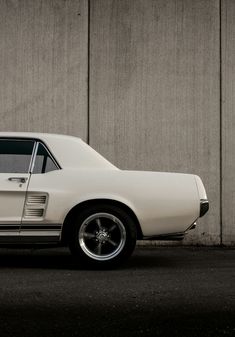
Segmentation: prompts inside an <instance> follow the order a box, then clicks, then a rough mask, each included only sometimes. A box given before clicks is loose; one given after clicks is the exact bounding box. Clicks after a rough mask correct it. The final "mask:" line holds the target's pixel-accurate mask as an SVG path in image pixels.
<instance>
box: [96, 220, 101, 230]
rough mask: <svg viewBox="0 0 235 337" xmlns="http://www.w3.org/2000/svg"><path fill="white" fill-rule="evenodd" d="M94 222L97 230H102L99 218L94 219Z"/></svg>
mask: <svg viewBox="0 0 235 337" xmlns="http://www.w3.org/2000/svg"><path fill="white" fill-rule="evenodd" d="M95 222H96V224H97V226H98V227H99V230H102V225H101V221H100V218H96V219H95Z"/></svg>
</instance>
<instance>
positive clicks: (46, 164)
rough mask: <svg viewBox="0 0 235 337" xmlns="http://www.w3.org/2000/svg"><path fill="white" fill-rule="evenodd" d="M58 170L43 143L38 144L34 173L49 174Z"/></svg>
mask: <svg viewBox="0 0 235 337" xmlns="http://www.w3.org/2000/svg"><path fill="white" fill-rule="evenodd" d="M55 170H58V167H57V165H56V163H55V162H54V160H53V158H52V157H51V155H50V154H49V152H48V151H47V149H46V148H45V146H44V145H43V144H42V143H39V144H38V150H37V155H36V159H35V163H34V168H33V173H47V172H50V171H55Z"/></svg>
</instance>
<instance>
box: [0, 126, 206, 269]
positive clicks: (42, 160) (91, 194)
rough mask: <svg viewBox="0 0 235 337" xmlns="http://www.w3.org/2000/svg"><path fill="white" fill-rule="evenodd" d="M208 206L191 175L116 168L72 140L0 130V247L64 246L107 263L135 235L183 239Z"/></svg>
mask: <svg viewBox="0 0 235 337" xmlns="http://www.w3.org/2000/svg"><path fill="white" fill-rule="evenodd" d="M208 208H209V203H208V200H207V195H206V191H205V188H204V186H203V183H202V181H201V179H200V178H199V177H198V176H196V175H190V174H179V173H163V172H144V171H125V170H120V169H118V168H117V167H115V166H114V165H112V164H111V163H110V162H109V161H107V160H106V159H105V158H103V157H102V156H101V155H100V154H98V153H97V152H96V151H95V150H93V149H92V148H91V147H90V146H89V145H87V144H86V143H84V142H83V141H82V140H81V139H79V138H76V137H71V136H65V135H56V134H40V133H17V132H6V133H4V132H0V244H2V245H6V244H8V245H19V244H20V245H21V244H22V245H23V244H28V245H40V244H55V245H61V244H65V245H69V246H70V249H71V251H72V252H73V253H74V254H75V255H78V256H79V257H80V258H81V260H85V261H86V262H91V263H96V264H101V265H105V264H109V263H113V262H115V261H117V262H119V261H121V260H124V259H125V258H126V257H127V256H129V255H130V254H131V252H132V251H133V249H134V246H135V242H136V239H156V238H158V239H182V238H183V237H184V235H185V233H187V231H188V230H189V229H191V228H193V227H194V226H195V225H194V224H195V222H196V220H197V219H198V218H199V217H200V216H203V215H204V214H205V213H206V212H207V210H208ZM115 226H116V227H115Z"/></svg>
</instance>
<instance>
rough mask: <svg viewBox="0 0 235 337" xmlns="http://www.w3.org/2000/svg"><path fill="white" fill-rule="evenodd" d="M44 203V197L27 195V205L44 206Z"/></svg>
mask: <svg viewBox="0 0 235 337" xmlns="http://www.w3.org/2000/svg"><path fill="white" fill-rule="evenodd" d="M45 203H46V195H29V196H28V198H27V205H35V204H45Z"/></svg>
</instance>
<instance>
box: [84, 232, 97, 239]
mask: <svg viewBox="0 0 235 337" xmlns="http://www.w3.org/2000/svg"><path fill="white" fill-rule="evenodd" d="M83 235H84V238H86V239H94V238H95V234H93V233H84V234H83Z"/></svg>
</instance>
